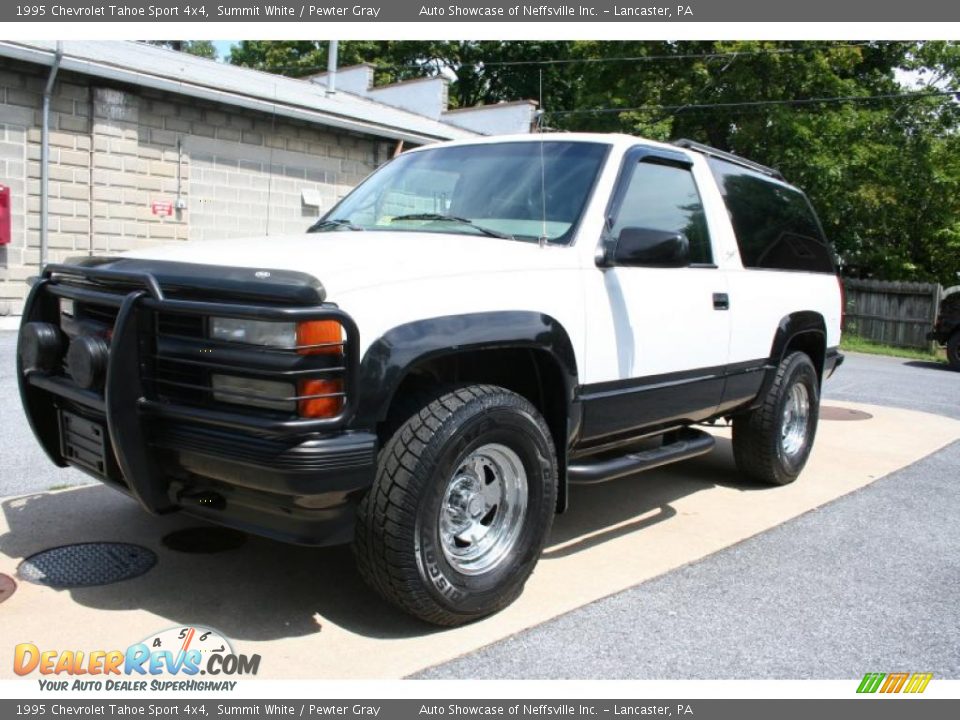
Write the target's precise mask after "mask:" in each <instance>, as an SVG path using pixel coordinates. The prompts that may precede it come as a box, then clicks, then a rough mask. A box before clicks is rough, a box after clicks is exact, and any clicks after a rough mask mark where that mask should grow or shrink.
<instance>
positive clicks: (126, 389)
mask: <svg viewBox="0 0 960 720" xmlns="http://www.w3.org/2000/svg"><path fill="white" fill-rule="evenodd" d="M840 297H841V293H840V286H839V283H838V279H837V274H836V269H835V263H834V260H833V256H832V253H831V250H830V247H829V245H828V243H827V241H826V239H825V238H824V234H823V231H822V229H821V227H820V225H819V222H818V221H817V218H816V216H815V215H814V212H813V210H812V209H811V207H810V204H809V202H808V201H807V199H806V197H805V196H804V195H803V193H801V192H800V191H799V190H797V189H796V188H794V187H792V186H790V185H789V184H787V183H786V182H784V180H783V179H782V178H781V177H780V175H779V174H778V173H777V172H776V171H774V170H771V169H769V168H766V167H763V166H760V165H756V164H754V163H751V162H749V161H746V160H743V159H741V158H739V157H736V156H733V155H729V154H726V153H723V152H720V151H717V150H714V149H712V148H708V147H705V146H701V145H698V144H696V143H692V142H687V141H681V142H678V143H676V144H673V145H666V144H661V143H655V142H651V141H646V140H642V139H638V138H634V137H628V136H622V135H588V134H582V135H581V134H557V135H542V136H529V135H525V136H521V137H499V138H488V139H483V140H477V141H469V142H456V143H448V144H440V145H432V146H429V147H423V148H419V149H416V150H413V151H410V152H407V153H404V154H402V155H400V156H399V157H397V158H395V159H394V160H393V161H391V162H390V163H388V164H387V165H385V166H384V167H382V168H381V169H379V170H378V171H377V172H375V173H374V174H373V175H371V176H370V177H369V178H368V179H367V180H366V181H364V182H363V183H362V184H361V185H360V186H359V187H357V188H356V189H355V190H354V191H353V192H352V193H350V194H349V195H348V196H347V197H346V198H344V199H343V200H342V201H341V202H340V203H339V204H338V205H337V206H336V207H334V208H333V209H332V210H331V211H330V212H328V213H327V214H326V215H325V216H324V217H323V218H322V219H321V220H319V221H318V222H317V223H316V224H314V225H313V226H312V227H311V228H310V229H309V230H308V231H307V232H306V233H304V234H301V235H296V236H284V237H269V238H254V239H249V240H235V241H230V242H217V243H199V242H198V243H184V244H180V245H177V246H167V247H160V248H156V249H153V250H149V251H141V252H135V253H129V254H126V255H123V256H118V257H89V258H84V259H82V260H80V261H78V262H76V263H73V264H65V265H50V266H47V267H46V268H45V269H44V271H43V273H42V275H41V276H40V277H39V278H38V279H37V281H36V282H35V284H34V286H33V288H32V292H31V294H30V297H29V299H28V301H27V304H26V309H25V312H24V316H23V324H22V327H21V332H20V342H19V352H18V376H19V379H20V387H21V395H22V400H23V404H24V407H25V409H26V412H27V416H28V417H29V419H30V423H31V425H32V427H33V430H34V432H35V434H36V436H37V438H38V439H39V441H40V443H41V444H42V445H43V447H44V449H45V450H46V452H47V454H48V455H49V456H50V458H51V460H53V462H55V463H57V464H58V465H72V466H75V467H78V468H80V469H82V470H85V471H86V472H88V473H90V474H92V475H93V476H95V477H97V478H99V479H100V480H102V481H103V482H105V483H107V484H108V485H111V486H113V487H116V488H119V489H121V490H123V491H124V492H126V493H128V494H129V495H131V496H132V497H134V498H136V499H137V500H138V501H139V502H140V503H141V504H142V505H143V507H144V508H146V509H147V510H149V511H151V512H154V513H165V512H169V511H173V510H182V511H184V512H187V513H190V514H193V515H197V516H200V517H203V518H206V519H208V520H211V521H213V522H216V523H222V524H224V525H229V526H232V527H235V528H240V529H242V530H247V531H250V532H254V533H258V534H262V535H267V536H269V537H273V538H276V539H279V540H284V541H288V542H293V543H301V544H310V545H324V544H333V543H343V542H350V541H352V542H353V547H354V549H355V555H356V559H357V563H358V565H359V567H360V570H361V572H362V574H363V576H364V577H365V578H366V580H367V581H368V582H369V583H370V584H371V585H372V586H373V587H374V588H376V589H377V590H378V591H379V592H380V593H381V594H382V595H383V596H384V597H386V598H387V599H389V600H390V601H392V602H393V603H395V604H397V605H399V606H400V607H402V608H403V609H405V610H407V611H408V612H410V613H413V614H414V615H416V616H418V617H420V618H423V619H424V620H427V621H429V622H433V623H438V624H444V625H456V624H460V623H464V622H468V621H470V620H474V619H476V618H479V617H483V616H485V615H488V614H490V613H493V612H496V611H498V610H500V609H501V608H503V607H505V606H506V605H508V604H509V603H510V602H512V601H513V600H514V599H515V598H516V597H517V596H518V595H519V594H520V592H521V590H522V588H523V586H524V583H525V582H526V580H527V578H528V577H529V575H530V573H531V572H532V570H533V567H534V565H535V564H536V562H537V559H538V557H539V555H540V553H541V550H542V548H543V547H544V544H545V542H546V541H547V536H548V534H549V532H550V527H551V523H552V520H553V516H554V514H555V513H557V512H562V511H563V510H564V509H565V507H566V503H567V488H568V486H569V485H570V484H573V483H596V482H601V481H606V480H612V479H616V478H622V477H625V476H628V475H632V474H634V473H636V472H638V471H640V470H645V469H648V468H651V467H655V466H658V465H662V464H664V463H667V462H673V461H675V460H681V459H684V458H688V457H692V456H695V455H699V454H702V453H705V452H707V451H709V450H710V448H711V447H712V446H713V437H712V436H711V435H709V434H707V433H705V432H703V431H702V430H699V429H696V428H695V426H696V425H697V424H698V423H703V422H705V421H710V420H713V419H716V418H731V419H732V423H733V449H734V454H735V458H736V462H737V466H738V468H739V469H740V471H741V472H742V474H743V476H744V478H748V479H750V480H753V481H757V482H762V483H771V484H778V485H780V484H785V483H789V482H792V481H793V480H794V479H795V478H796V477H797V475H798V474H799V473H800V471H801V470H802V469H803V466H804V463H805V462H806V460H807V457H808V455H809V453H810V449H811V445H812V443H813V439H814V434H815V433H816V429H817V415H818V405H819V399H820V388H821V383H822V381H823V379H824V377H825V376H826V375H828V374H829V373H831V372H832V371H833V370H834V368H835V367H836V366H837V365H838V364H839V363H840V361H841V360H842V356H841V355H840V354H839V352H838V346H839V341H840V319H841V300H840ZM639 491H640V490H638V492H639Z"/></svg>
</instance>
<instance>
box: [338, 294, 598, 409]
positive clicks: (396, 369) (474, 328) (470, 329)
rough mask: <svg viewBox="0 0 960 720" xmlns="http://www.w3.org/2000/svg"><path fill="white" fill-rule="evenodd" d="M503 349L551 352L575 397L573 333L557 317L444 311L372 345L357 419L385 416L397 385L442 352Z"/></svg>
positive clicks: (361, 377) (360, 383)
mask: <svg viewBox="0 0 960 720" xmlns="http://www.w3.org/2000/svg"><path fill="white" fill-rule="evenodd" d="M501 348H530V349H535V350H545V351H546V352H548V353H549V354H550V355H551V356H552V357H553V358H554V360H556V362H557V364H558V365H559V367H560V369H561V370H562V372H563V376H564V383H565V385H566V388H565V391H566V396H567V398H568V400H569V401H571V402H572V401H573V397H574V390H575V388H576V387H577V384H578V377H579V376H578V374H577V359H576V356H575V354H574V352H573V344H572V343H571V341H570V336H569V335H568V334H567V331H566V330H565V329H564V327H563V326H562V325H561V324H560V323H559V321H557V320H556V319H555V318H552V317H550V316H549V315H545V314H543V313H538V312H529V311H514V310H510V311H495V312H482V313H469V314H465V315H444V316H440V317H434V318H425V319H423V320H416V321H414V322H410V323H405V324H403V325H397V326H396V327H394V328H392V329H390V330H388V331H387V332H386V333H384V334H383V335H381V336H380V337H379V338H377V339H376V340H374V341H373V342H372V343H371V344H370V346H369V347H368V348H367V351H366V352H365V353H364V355H363V359H362V360H361V361H360V373H359V377H358V388H359V392H360V398H359V402H358V405H357V412H356V415H355V416H354V423H353V424H355V425H357V426H358V427H367V428H369V427H372V426H373V425H375V424H376V423H378V422H381V421H383V420H384V419H386V417H387V412H388V410H389V408H390V403H391V402H392V401H393V397H394V395H395V393H396V391H397V388H398V387H399V386H400V383H401V382H402V381H403V379H404V377H406V375H407V373H408V372H409V371H410V369H411V368H413V367H414V366H415V365H418V364H420V363H422V362H424V361H426V360H431V359H433V358H437V357H441V356H444V355H456V354H460V353H465V352H470V351H475V350H491V349H501Z"/></svg>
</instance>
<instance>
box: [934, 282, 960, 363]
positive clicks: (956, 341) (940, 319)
mask: <svg viewBox="0 0 960 720" xmlns="http://www.w3.org/2000/svg"><path fill="white" fill-rule="evenodd" d="M927 340H931V341H933V342H936V343H939V344H940V345H943V346H944V347H945V348H946V350H947V362H948V363H949V364H950V367H952V368H953V369H954V370H960V286H956V287H953V288H950V289H949V290H947V291H946V292H945V293H944V295H943V297H942V298H941V300H940V308H939V310H938V311H937V321H936V323H934V325H933V330H932V331H930V332H929V333H927Z"/></svg>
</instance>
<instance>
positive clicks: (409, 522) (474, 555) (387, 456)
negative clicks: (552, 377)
mask: <svg viewBox="0 0 960 720" xmlns="http://www.w3.org/2000/svg"><path fill="white" fill-rule="evenodd" d="M556 486H557V462H556V452H555V450H554V446H553V441H552V439H551V436H550V433H549V430H548V429H547V426H546V423H545V422H544V420H543V418H542V417H541V416H540V414H539V413H538V412H537V410H536V408H534V407H533V405H532V404H531V403H530V402H528V401H527V400H526V399H524V398H523V397H521V396H519V395H517V394H515V393H512V392H510V391H508V390H505V389H503V388H500V387H495V386H490V385H471V386H467V387H462V388H457V389H453V390H450V391H448V392H444V393H441V394H439V395H438V396H437V397H436V398H435V399H433V400H431V401H429V402H425V403H424V404H423V406H422V407H421V408H420V410H419V411H418V412H416V413H414V414H413V415H411V416H410V417H409V418H408V419H407V420H406V422H404V423H403V424H402V425H401V426H400V428H399V429H398V430H397V431H396V432H395V433H394V434H393V436H392V437H391V438H390V439H389V440H388V441H387V443H386V445H385V446H384V447H383V449H382V451H381V453H380V458H379V463H378V469H377V477H376V480H375V482H374V485H373V487H372V488H371V489H370V491H369V492H368V493H367V495H366V497H365V498H364V499H363V500H362V502H361V504H360V508H359V511H358V520H357V529H356V534H355V540H354V554H355V556H356V558H357V563H358V566H359V568H360V572H361V574H362V575H363V577H364V579H365V580H366V581H367V582H368V583H369V584H370V585H371V586H372V587H373V588H375V589H376V590H377V591H378V592H379V593H380V594H381V595H383V596H384V597H385V598H386V599H387V600H389V601H390V602H392V603H394V604H395V605H398V606H399V607H401V608H402V609H404V610H406V611H407V612H409V613H411V614H413V615H416V616H417V617H419V618H422V619H423V620H426V621H428V622H431V623H435V624H439V625H460V624H463V623H466V622H470V621H472V620H476V619H478V618H481V617H484V616H486V615H490V614H492V613H494V612H497V611H498V610H501V609H502V608H504V607H506V606H507V605H509V604H510V603H511V602H513V601H514V600H515V599H516V598H517V596H519V595H520V592H521V591H522V590H523V586H524V584H525V583H526V580H527V578H528V577H529V576H530V573H531V572H532V571H533V568H534V565H536V563H537V560H538V558H539V556H540V553H541V551H542V550H543V546H544V543H545V542H546V539H547V534H548V533H549V530H550V526H551V524H552V522H553V514H554V509H555V505H556Z"/></svg>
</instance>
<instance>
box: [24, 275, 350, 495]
mask: <svg viewBox="0 0 960 720" xmlns="http://www.w3.org/2000/svg"><path fill="white" fill-rule="evenodd" d="M70 280H72V281H73V282H72V283H71V282H69V281H70ZM118 289H121V291H120V292H118ZM192 290H194V291H196V292H203V291H204V288H203V287H202V285H201V286H198V287H195V288H192ZM59 298H69V299H72V300H75V301H77V302H81V303H90V304H95V305H100V306H110V307H115V308H117V316H116V321H115V323H114V326H113V331H112V338H111V341H110V345H109V355H108V360H107V371H106V377H105V381H104V387H103V393H102V394H101V393H99V392H97V391H95V390H87V389H84V388H81V387H79V386H78V385H76V384H74V383H73V382H72V381H71V379H70V378H69V377H66V376H64V375H61V374H57V373H45V372H42V371H39V370H28V371H25V368H24V367H23V366H22V360H21V358H20V353H19V352H18V356H17V370H18V372H17V375H18V379H19V384H20V394H21V398H22V401H23V406H24V410H25V412H26V415H27V418H28V420H29V423H30V426H31V428H32V429H33V432H34V434H35V435H36V437H37V438H38V439H39V440H40V442H41V444H42V445H43V447H44V449H45V451H46V452H47V454H48V455H49V456H50V458H51V460H53V461H54V462H55V463H56V464H58V465H60V466H64V465H66V464H67V463H66V462H65V461H64V458H63V457H62V454H61V446H60V426H59V422H60V421H59V417H58V408H57V407H56V405H55V403H54V402H51V398H50V397H49V394H53V395H55V396H58V397H60V398H64V399H66V400H68V401H69V402H70V403H73V404H75V405H79V406H83V407H84V408H87V409H89V410H91V411H93V412H94V413H96V414H97V415H101V416H102V417H104V418H105V424H106V429H107V433H108V437H109V440H110V446H111V447H112V452H113V456H114V457H115V460H116V464H117V466H118V467H119V470H120V472H121V473H122V475H123V479H124V481H125V483H126V485H127V490H128V491H129V492H130V493H131V494H132V495H133V496H134V497H135V498H136V499H137V500H139V502H140V503H141V504H142V505H143V506H144V508H146V509H147V510H149V511H151V512H165V511H168V510H171V509H174V507H175V503H174V502H173V500H172V499H171V498H170V496H169V494H168V491H167V487H168V482H167V481H166V479H165V478H164V477H163V476H162V474H161V471H160V468H159V465H158V463H157V462H156V461H155V459H154V458H153V457H152V455H151V445H150V442H149V440H150V438H148V437H147V431H146V428H145V423H144V421H145V419H147V418H153V417H156V418H165V419H168V420H171V421H176V422H178V423H189V424H193V425H198V426H206V427H210V428H226V429H230V430H234V431H242V432H246V433H252V434H255V435H256V436H259V437H275V438H277V437H279V438H284V437H300V436H307V435H310V434H315V433H324V432H327V431H332V430H338V429H342V428H343V427H344V426H345V425H346V424H347V423H348V422H349V420H350V419H351V417H352V416H353V414H354V411H355V409H356V402H357V396H358V393H357V387H356V381H357V375H358V373H357V368H358V364H359V357H358V352H359V350H358V331H357V327H356V324H355V323H354V322H353V320H352V319H351V318H350V317H349V316H348V315H347V314H346V313H344V312H343V311H341V310H339V309H338V308H336V307H335V306H332V305H329V304H320V305H314V306H286V305H268V304H244V303H242V302H231V301H207V300H203V301H200V300H194V299H183V298H172V297H167V296H166V294H165V292H164V288H163V287H162V286H161V282H160V281H158V279H157V277H156V276H155V275H154V274H151V273H150V272H145V271H125V270H122V269H113V268H102V267H85V266H82V265H48V266H46V267H45V268H44V271H43V273H42V275H41V277H40V278H38V280H37V282H36V283H35V284H34V286H33V288H32V290H31V292H30V294H29V296H28V298H27V301H26V305H25V307H24V313H23V320H22V324H23V325H26V324H27V323H30V322H51V323H54V324H57V325H58V326H59V319H60V318H59ZM318 300H320V301H321V302H322V293H321V294H320V296H319V297H318ZM158 313H169V314H174V315H194V316H202V317H204V318H209V317H212V316H217V317H229V318H240V319H250V320H273V321H288V322H299V321H306V320H335V321H336V322H338V323H340V325H341V326H342V327H343V332H344V337H343V342H342V347H343V353H342V365H337V366H336V367H318V368H313V369H308V370H282V369H281V370H276V369H270V368H263V367H257V368H256V375H257V376H258V377H265V378H270V377H271V375H272V374H273V375H276V376H278V377H282V378H283V379H285V380H290V379H291V375H293V376H294V379H296V378H299V377H304V376H306V377H323V376H329V375H331V374H338V376H339V377H340V378H342V382H343V392H342V393H337V394H338V395H340V394H342V397H343V403H342V407H341V409H340V411H339V412H338V413H337V414H336V415H335V416H333V417H328V418H300V417H288V418H278V417H267V416H258V415H256V414H249V413H245V412H232V411H230V410H229V409H220V408H208V407H199V406H193V405H188V404H178V403H175V402H169V401H164V400H161V399H158V398H157V396H156V393H155V392H153V391H152V390H151V389H150V388H148V387H147V386H148V385H149V384H150V381H149V376H148V372H149V367H150V363H149V356H150V354H151V352H152V348H151V345H150V343H151V342H154V343H155V342H156V337H155V335H154V338H153V340H152V341H151V333H155V322H156V317H157V314H158ZM202 342H203V341H202ZM209 342H211V343H215V341H209ZM256 352H261V353H262V352H263V349H260V350H251V353H256ZM251 357H253V355H251ZM193 362H194V363H196V362H201V361H197V360H194V361H193ZM210 364H211V366H213V367H219V368H220V369H223V368H224V367H225V366H223V365H222V364H221V365H218V364H217V363H216V362H215V361H213V359H211V361H210ZM226 367H227V368H229V367H233V368H234V369H235V370H237V371H241V372H242V371H243V370H244V368H243V367H242V366H238V365H233V366H226ZM248 370H249V369H248ZM145 378H146V382H145Z"/></svg>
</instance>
